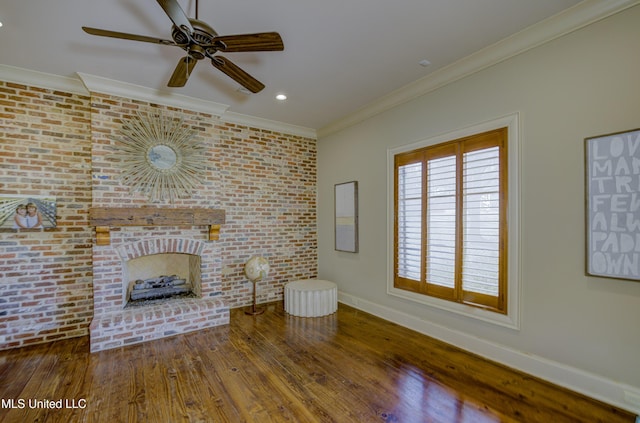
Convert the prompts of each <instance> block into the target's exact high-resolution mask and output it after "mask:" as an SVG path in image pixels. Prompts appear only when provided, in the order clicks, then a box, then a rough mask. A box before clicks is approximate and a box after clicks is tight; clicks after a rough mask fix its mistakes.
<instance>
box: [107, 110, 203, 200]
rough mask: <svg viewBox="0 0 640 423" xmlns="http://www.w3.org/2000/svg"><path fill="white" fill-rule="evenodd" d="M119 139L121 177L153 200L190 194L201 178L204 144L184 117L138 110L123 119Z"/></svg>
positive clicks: (136, 190) (182, 196) (173, 198)
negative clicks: (138, 111) (138, 112)
mask: <svg viewBox="0 0 640 423" xmlns="http://www.w3.org/2000/svg"><path fill="white" fill-rule="evenodd" d="M117 142H118V152H117V153H116V155H117V157H118V158H119V159H120V162H121V165H122V174H121V176H120V180H121V181H122V183H123V184H125V185H128V186H129V187H130V188H131V191H134V192H140V193H142V194H143V195H146V196H147V197H148V198H149V200H150V201H151V202H159V201H166V200H168V201H169V202H171V203H173V202H174V201H175V200H176V199H178V198H188V197H190V196H191V193H192V192H193V189H194V188H195V187H196V186H197V185H199V184H200V183H201V181H202V178H203V175H204V172H205V169H206V156H205V147H204V146H203V145H202V144H200V143H198V142H196V140H195V133H194V131H193V130H192V129H190V128H188V127H186V126H185V125H184V122H183V120H182V119H177V118H166V117H164V116H162V115H151V114H138V115H136V116H135V117H133V118H131V119H128V120H125V121H124V122H123V125H122V129H121V130H120V137H119V138H118V139H117Z"/></svg>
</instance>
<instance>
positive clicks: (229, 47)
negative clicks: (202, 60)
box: [213, 32, 284, 53]
mask: <svg viewBox="0 0 640 423" xmlns="http://www.w3.org/2000/svg"><path fill="white" fill-rule="evenodd" d="M213 43H214V45H215V47H216V48H217V49H218V50H220V51H224V52H225V53H231V52H238V51H282V50H284V44H283V42H282V38H281V37H280V34H278V33H277V32H260V33H257V34H238V35H223V36H221V37H215V38H214V39H213Z"/></svg>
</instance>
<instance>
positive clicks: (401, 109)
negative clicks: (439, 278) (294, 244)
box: [318, 6, 640, 411]
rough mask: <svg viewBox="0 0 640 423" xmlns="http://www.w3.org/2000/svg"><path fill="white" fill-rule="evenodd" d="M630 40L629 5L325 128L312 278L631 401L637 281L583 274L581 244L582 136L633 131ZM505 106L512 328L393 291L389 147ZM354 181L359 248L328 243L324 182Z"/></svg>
mask: <svg viewBox="0 0 640 423" xmlns="http://www.w3.org/2000/svg"><path fill="white" fill-rule="evenodd" d="M639 46H640V6H635V7H633V8H631V9H628V10H626V11H625V12H622V13H619V14H617V15H614V16H611V17H609V18H607V19H605V20H602V21H599V22H596V23H594V24H591V25H589V26H587V27H585V28H583V29H581V30H579V31H576V32H573V33H570V34H568V35H565V36H564V37H561V38H559V39H556V40H554V41H551V42H549V43H547V44H544V45H542V46H540V47H537V48H535V49H532V50H529V51H528V52H526V53H523V54H521V55H519V56H516V57H513V58H511V59H509V60H507V61H504V62H502V63H500V64H497V65H494V66H492V67H490V68H488V69H485V70H483V71H481V72H478V73H475V74H473V75H471V76H469V77H466V78H464V79H462V80H459V81H457V82H454V83H452V84H449V85H447V86H445V87H443V88H440V89H438V90H435V91H433V92H430V93H428V94H426V95H423V96H421V97H418V98H416V99H414V100H412V101H410V102H406V103H404V104H401V105H399V106H396V107H394V108H393V109H391V110H387V111H384V112H382V113H380V114H378V115H376V116H374V117H373V118H370V119H368V120H366V121H364V122H361V123H359V124H357V125H355V126H351V127H349V128H347V129H343V130H341V131H339V132H337V133H334V134H331V135H328V136H325V137H323V138H321V139H320V140H319V141H318V180H319V183H318V233H319V276H320V277H321V278H323V279H329V280H333V281H335V282H337V283H338V286H339V289H340V292H341V298H342V300H343V301H345V302H347V303H350V304H352V305H353V304H356V303H357V306H358V307H361V308H363V309H365V310H367V311H370V312H373V313H374V314H378V315H381V316H383V317H387V318H391V319H394V320H396V321H399V322H402V323H405V324H406V325H408V326H412V327H415V328H416V329H418V330H421V331H423V332H427V333H431V334H432V335H435V336H437V337H440V338H443V339H446V340H448V341H450V342H453V343H457V344H459V345H462V346H463V347H467V348H469V349H473V350H476V351H478V352H480V353H483V354H485V355H488V356H490V357H493V358H495V359H499V360H501V361H506V362H507V363H508V364H510V365H513V366H516V367H520V368H523V369H524V370H527V371H530V372H534V373H537V374H538V375H541V376H543V377H546V378H548V379H551V380H554V381H555V382H560V383H563V384H564V385H566V386H570V387H573V388H575V389H577V390H580V391H583V392H586V393H588V394H590V395H592V396H596V397H600V398H601V399H604V400H606V401H608V402H610V403H615V404H617V405H621V406H623V407H625V408H627V409H630V410H632V411H638V410H640V363H639V361H640V282H633V281H626V280H615V279H606V278H596V277H589V276H586V275H585V245H584V243H585V224H584V214H585V210H584V207H585V204H584V203H585V195H584V160H585V159H584V138H586V137H590V136H595V135H602V134H607V133H612V132H617V131H623V130H630V129H634V128H638V127H640V49H639V48H640V47H639ZM513 112H519V114H520V134H521V162H520V170H521V177H522V181H521V182H522V183H521V192H520V194H521V215H520V219H521V225H522V227H521V262H520V265H521V281H520V283H521V285H520V286H521V302H520V306H521V327H520V330H513V329H507V328H504V327H498V326H494V325H491V324H489V323H484V322H479V321H474V320H471V319H469V318H466V317H463V316H459V315H456V314H452V313H449V312H446V311H442V310H438V309H432V308H429V307H427V306H425V305H420V304H416V303H413V302H410V301H407V300H403V299H399V298H396V297H392V296H390V295H388V294H387V293H386V283H387V281H386V275H387V252H388V248H387V247H388V245H389V243H390V242H392V241H391V240H389V239H388V238H387V212H386V210H387V201H388V199H387V188H386V184H387V175H386V169H387V163H386V155H387V150H388V149H390V148H394V147H397V146H401V145H404V144H410V143H412V142H415V141H419V140H422V139H427V138H430V137H433V136H435V135H439V134H442V133H446V132H450V131H454V130H457V129H460V128H464V127H467V126H470V125H474V124H477V123H481V122H484V121H487V120H491V119H495V118H498V117H501V116H504V115H507V114H510V113H513ZM351 180H357V181H358V182H359V194H360V196H359V201H360V252H359V253H358V254H350V253H342V252H336V251H334V249H333V242H334V241H333V186H334V184H336V183H340V182H345V181H351ZM475 337H479V340H476V339H475ZM563 378H564V379H565V380H563ZM590 384H593V385H594V386H589V385H590ZM635 396H638V398H635ZM634 398H635V400H636V401H638V402H637V403H636V402H635V401H634Z"/></svg>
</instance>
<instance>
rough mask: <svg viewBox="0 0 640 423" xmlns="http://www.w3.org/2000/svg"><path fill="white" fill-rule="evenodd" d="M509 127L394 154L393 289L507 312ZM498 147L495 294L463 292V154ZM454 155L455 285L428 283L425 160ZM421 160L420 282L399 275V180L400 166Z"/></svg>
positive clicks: (498, 311) (503, 312) (426, 161)
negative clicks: (497, 256) (497, 232)
mask: <svg viewBox="0 0 640 423" xmlns="http://www.w3.org/2000/svg"><path fill="white" fill-rule="evenodd" d="M507 134H508V128H507V127H504V128H498V129H494V130H490V131H486V132H483V133H479V134H473V135H469V136H466V137H462V138H458V139H455V140H452V141H446V142H443V143H440V144H436V145H433V146H428V147H422V148H419V149H416V150H413V151H409V152H405V153H399V154H396V155H395V156H394V216H396V217H395V218H394V257H393V263H394V280H393V285H394V287H395V288H398V289H402V290H407V291H411V292H415V293H419V294H423V295H427V296H431V297H436V298H440V299H444V300H448V301H452V302H457V303H462V304H466V305H469V306H473V307H479V308H483V309H487V310H490V311H494V312H497V313H502V314H507V303H508V301H507V298H508V295H507V285H508V284H507V263H508V257H507V252H508V248H507V239H508V226H507V209H508V207H507V205H508V174H509V173H508V155H507V145H508V142H507V141H508V140H507V138H508V135H507ZM495 146H497V147H498V148H499V150H498V151H499V163H500V168H499V169H500V170H499V190H500V195H499V202H500V207H499V227H500V230H499V240H498V242H499V246H498V251H499V253H498V254H499V262H498V263H499V264H498V272H499V279H498V295H497V296H493V295H487V294H482V293H478V292H474V291H465V290H463V288H462V286H463V285H462V280H461V278H462V260H463V257H462V248H463V243H462V241H463V240H462V236H463V233H462V232H463V231H462V226H463V222H462V220H463V216H464V214H463V210H462V208H463V201H462V199H463V177H462V175H463V171H464V169H463V155H464V154H465V153H468V152H472V151H476V150H481V149H485V148H491V147H495ZM452 153H453V155H455V157H456V229H455V232H456V235H455V237H456V243H455V245H456V247H455V284H454V288H450V287H444V286H440V285H435V284H431V283H429V282H428V281H426V255H427V254H426V251H428V249H427V244H426V243H427V231H428V228H427V224H426V216H427V206H426V198H427V186H428V185H427V180H426V179H427V163H428V160H433V159H435V158H440V157H446V156H451V155H452ZM417 162H421V163H422V198H423V199H424V200H423V204H422V222H423V224H422V234H421V237H422V257H421V269H420V272H421V277H420V281H416V280H412V279H407V278H403V277H399V276H398V255H399V252H398V248H399V246H398V225H399V222H398V218H397V216H398V195H399V193H398V182H399V168H400V166H404V165H407V164H411V163H417Z"/></svg>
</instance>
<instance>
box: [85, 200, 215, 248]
mask: <svg viewBox="0 0 640 423" xmlns="http://www.w3.org/2000/svg"><path fill="white" fill-rule="evenodd" d="M224 222H225V213H224V210H222V209H207V208H190V209H189V208H166V207H163V208H155V207H135V208H132V207H92V208H90V209H89V225H91V226H95V227H96V244H97V245H110V244H111V236H110V230H111V228H114V227H120V226H208V227H209V241H215V240H217V239H219V238H220V226H221V225H222V224H224Z"/></svg>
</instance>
